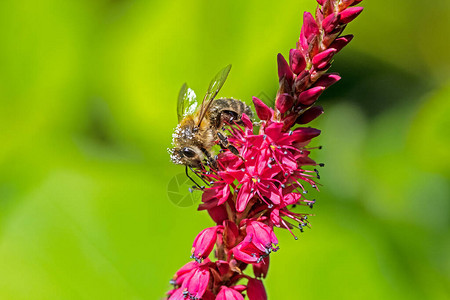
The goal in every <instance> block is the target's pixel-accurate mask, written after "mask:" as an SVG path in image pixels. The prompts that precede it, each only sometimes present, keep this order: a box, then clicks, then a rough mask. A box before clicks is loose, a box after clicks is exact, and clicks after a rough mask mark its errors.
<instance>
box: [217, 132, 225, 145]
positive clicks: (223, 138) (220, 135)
mask: <svg viewBox="0 0 450 300" xmlns="http://www.w3.org/2000/svg"><path fill="white" fill-rule="evenodd" d="M217 136H218V137H219V139H220V144H221V145H222V146H223V147H224V148H226V147H227V146H228V138H227V137H226V136H224V135H223V134H222V133H221V132H217Z"/></svg>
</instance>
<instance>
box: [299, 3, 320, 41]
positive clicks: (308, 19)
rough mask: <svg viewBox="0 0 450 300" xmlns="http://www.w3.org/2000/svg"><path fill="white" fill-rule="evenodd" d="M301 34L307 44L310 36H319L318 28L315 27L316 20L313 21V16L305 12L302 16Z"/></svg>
mask: <svg viewBox="0 0 450 300" xmlns="http://www.w3.org/2000/svg"><path fill="white" fill-rule="evenodd" d="M302 32H303V35H304V36H305V38H306V40H307V41H308V42H309V41H310V40H311V38H312V36H314V35H318V34H319V26H317V23H316V20H314V17H313V15H312V14H311V13H310V12H307V11H305V13H304V14H303V26H302Z"/></svg>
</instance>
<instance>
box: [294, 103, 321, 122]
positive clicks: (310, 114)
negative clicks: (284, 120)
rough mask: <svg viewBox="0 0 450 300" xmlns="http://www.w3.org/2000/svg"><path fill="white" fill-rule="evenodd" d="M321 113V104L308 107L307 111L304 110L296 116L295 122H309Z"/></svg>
mask: <svg viewBox="0 0 450 300" xmlns="http://www.w3.org/2000/svg"><path fill="white" fill-rule="evenodd" d="M321 114H323V108H322V106H313V107H311V108H310V109H308V110H307V111H305V112H304V113H303V114H301V115H300V116H299V117H298V118H297V120H296V121H295V123H297V124H308V123H309V122H311V121H312V120H314V119H315V118H317V117H318V116H320V115H321Z"/></svg>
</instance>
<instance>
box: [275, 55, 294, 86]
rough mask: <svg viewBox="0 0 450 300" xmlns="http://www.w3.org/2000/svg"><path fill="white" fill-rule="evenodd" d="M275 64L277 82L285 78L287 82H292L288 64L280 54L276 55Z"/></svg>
mask: <svg viewBox="0 0 450 300" xmlns="http://www.w3.org/2000/svg"><path fill="white" fill-rule="evenodd" d="M277 63H278V79H279V81H281V80H282V79H283V78H285V79H286V80H288V81H292V80H293V79H294V74H293V73H292V70H291V68H290V67H289V64H288V63H287V61H286V60H285V59H284V57H283V55H281V53H278V55H277Z"/></svg>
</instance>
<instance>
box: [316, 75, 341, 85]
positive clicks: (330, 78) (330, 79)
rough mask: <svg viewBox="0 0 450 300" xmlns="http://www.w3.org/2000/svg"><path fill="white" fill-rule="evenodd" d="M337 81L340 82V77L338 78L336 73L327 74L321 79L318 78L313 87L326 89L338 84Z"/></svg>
mask: <svg viewBox="0 0 450 300" xmlns="http://www.w3.org/2000/svg"><path fill="white" fill-rule="evenodd" d="M339 80H341V76H339V74H338V73H328V74H324V75H322V77H320V78H319V80H317V81H316V83H315V84H314V86H321V87H324V88H328V87H330V86H331V85H333V84H335V83H336V82H338V81H339Z"/></svg>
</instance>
